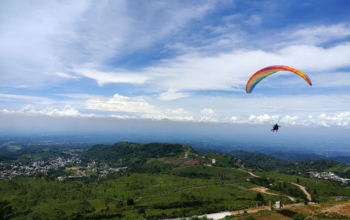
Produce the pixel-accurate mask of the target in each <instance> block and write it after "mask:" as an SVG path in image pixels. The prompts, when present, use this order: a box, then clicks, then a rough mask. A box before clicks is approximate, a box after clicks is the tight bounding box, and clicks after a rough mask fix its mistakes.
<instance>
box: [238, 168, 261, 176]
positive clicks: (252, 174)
mask: <svg viewBox="0 0 350 220" xmlns="http://www.w3.org/2000/svg"><path fill="white" fill-rule="evenodd" d="M239 170H240V171H243V172H246V173H249V174H250V175H251V176H253V177H256V178H260V176H257V175H255V174H254V173H252V172H249V171H246V170H242V169H241V168H239Z"/></svg>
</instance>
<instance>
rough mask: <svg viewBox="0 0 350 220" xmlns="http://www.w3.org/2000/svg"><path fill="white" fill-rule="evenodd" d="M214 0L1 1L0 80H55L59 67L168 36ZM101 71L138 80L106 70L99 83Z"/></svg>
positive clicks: (102, 59)
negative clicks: (190, 0) (144, 0)
mask: <svg viewBox="0 0 350 220" xmlns="http://www.w3.org/2000/svg"><path fill="white" fill-rule="evenodd" d="M215 4H216V3H215V2H213V3H211V2H207V3H203V2H200V3H199V2H198V3H197V2H183V3H181V4H180V3H178V2H144V3H143V2H138V3H136V2H132V1H124V0H122V1H104V2H103V3H101V2H95V1H82V0H77V1H73V2H71V1H63V2H62V1H58V2H57V1H49V2H43V1H39V2H31V3H29V2H17V1H8V2H4V3H2V9H3V10H2V11H1V13H2V16H1V20H0V22H1V23H0V24H1V25H0V32H1V33H2V34H1V36H0V48H1V49H2V53H0V54H1V55H0V66H1V67H0V72H1V75H0V80H1V81H2V82H3V83H4V84H11V85H15V86H16V85H23V84H28V85H29V86H30V87H42V86H44V85H47V83H48V82H49V83H50V84H55V83H59V82H61V81H62V80H64V78H69V76H68V75H65V74H62V72H64V70H65V69H66V68H70V67H71V66H82V65H84V64H85V63H90V62H96V63H99V64H101V63H103V62H105V61H106V60H108V61H110V59H118V58H120V57H123V56H125V55H130V54H131V53H133V52H135V51H137V50H143V49H147V48H148V47H150V46H151V45H154V44H155V43H159V42H163V41H167V40H165V39H166V38H167V37H170V38H171V37H172V36H174V35H176V34H177V33H179V31H180V30H182V29H183V28H184V27H185V26H186V25H187V24H189V23H190V22H191V21H192V20H195V19H200V18H201V17H203V16H204V15H205V14H206V13H208V12H209V11H210V10H212V9H213V8H214V6H215ZM56 73H61V74H58V75H57V74H56ZM85 74H88V73H86V72H85ZM105 77H106V78H108V80H107V81H112V82H125V81H126V82H128V83H132V82H134V81H137V79H136V78H132V79H128V78H129V76H123V75H122V76H113V75H112V76H111V75H108V74H107V75H106V74H105V75H104V76H103V77H101V78H96V80H98V82H99V83H101V84H103V83H105V80H104V78H105ZM14 79H15V80H14Z"/></svg>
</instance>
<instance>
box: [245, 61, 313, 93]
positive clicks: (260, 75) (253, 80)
mask: <svg viewBox="0 0 350 220" xmlns="http://www.w3.org/2000/svg"><path fill="white" fill-rule="evenodd" d="M278 71H290V72H293V73H295V74H297V75H299V76H301V77H302V78H303V79H304V80H305V81H306V82H307V83H309V85H310V86H311V85H312V83H311V80H310V78H309V77H308V76H307V75H306V74H305V73H303V72H301V71H300V70H297V69H295V68H292V67H289V66H269V67H265V68H263V69H261V70H259V71H258V72H256V73H255V74H254V75H252V76H251V77H250V79H249V80H248V82H247V85H246V88H245V89H246V92H247V93H251V92H252V91H253V89H254V87H255V86H256V85H257V84H258V83H259V82H260V81H261V80H263V79H264V78H265V77H267V76H269V75H271V74H273V73H275V72H278Z"/></svg>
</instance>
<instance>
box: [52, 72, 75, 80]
mask: <svg viewBox="0 0 350 220" xmlns="http://www.w3.org/2000/svg"><path fill="white" fill-rule="evenodd" d="M57 75H58V76H60V77H63V78H67V79H80V77H79V76H73V75H69V74H67V73H62V72H59V73H57Z"/></svg>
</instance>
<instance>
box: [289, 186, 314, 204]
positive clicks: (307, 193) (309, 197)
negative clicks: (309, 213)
mask: <svg viewBox="0 0 350 220" xmlns="http://www.w3.org/2000/svg"><path fill="white" fill-rule="evenodd" d="M288 183H291V184H293V185H296V186H297V187H299V189H301V190H302V191H303V192H304V194H305V195H306V197H307V199H308V200H309V201H311V194H310V193H309V192H308V191H306V188H305V186H302V185H299V184H296V183H292V182H288Z"/></svg>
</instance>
